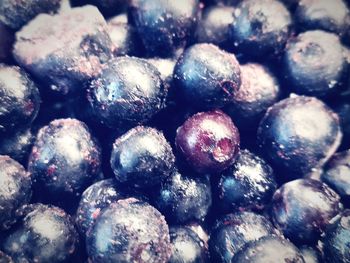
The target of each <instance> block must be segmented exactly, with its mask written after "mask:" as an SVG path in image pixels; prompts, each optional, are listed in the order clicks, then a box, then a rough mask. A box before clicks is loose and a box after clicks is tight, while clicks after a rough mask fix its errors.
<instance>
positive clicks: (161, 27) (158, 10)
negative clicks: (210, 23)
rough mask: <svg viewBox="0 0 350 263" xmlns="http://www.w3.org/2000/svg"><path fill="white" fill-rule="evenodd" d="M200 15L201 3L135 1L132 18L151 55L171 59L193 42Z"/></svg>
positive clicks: (182, 0) (132, 3)
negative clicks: (179, 50) (191, 40)
mask: <svg viewBox="0 0 350 263" xmlns="http://www.w3.org/2000/svg"><path fill="white" fill-rule="evenodd" d="M199 11H200V10H199V1H198V0H177V1H167V0H152V1H149V0H132V1H131V3H130V6H129V14H130V16H129V17H130V22H131V24H132V25H134V26H135V27H136V29H137V31H138V33H139V36H140V38H141V40H142V43H143V45H144V46H145V48H146V51H147V52H148V53H149V54H150V55H155V56H161V57H171V56H172V55H174V53H175V52H176V50H177V49H178V48H182V47H184V46H185V45H186V43H187V42H188V41H189V40H190V39H191V38H192V35H193V33H194V30H195V27H196V25H197V21H198V13H199Z"/></svg>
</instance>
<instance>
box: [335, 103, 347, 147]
mask: <svg viewBox="0 0 350 263" xmlns="http://www.w3.org/2000/svg"><path fill="white" fill-rule="evenodd" d="M336 102H337V106H335V107H334V111H335V112H336V113H337V114H338V116H339V119H340V125H341V127H342V132H343V135H344V136H343V141H342V145H341V147H342V148H343V149H350V103H349V102H346V101H345V102H340V103H339V101H338V100H337V101H336Z"/></svg>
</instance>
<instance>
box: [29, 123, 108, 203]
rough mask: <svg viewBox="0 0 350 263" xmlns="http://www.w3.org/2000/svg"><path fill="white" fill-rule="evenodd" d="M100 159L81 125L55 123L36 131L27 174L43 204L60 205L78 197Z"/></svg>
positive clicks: (97, 169)
mask: <svg viewBox="0 0 350 263" xmlns="http://www.w3.org/2000/svg"><path fill="white" fill-rule="evenodd" d="M100 158H101V156H100V148H99V146H98V144H97V142H96V141H95V139H94V138H93V137H92V136H91V134H90V132H89V130H88V128H87V126H86V125H85V124H84V123H83V122H80V121H78V120H75V119H58V120H54V121H52V122H50V123H49V124H48V125H47V126H44V127H43V128H41V129H40V130H39V132H38V135H37V138H36V141H35V143H34V146H33V148H32V152H31V154H30V157H29V163H28V170H29V171H30V172H31V173H32V174H33V178H34V180H35V182H36V183H35V187H36V193H37V194H39V195H42V197H43V198H45V200H43V201H46V202H47V201H48V200H47V199H48V198H52V199H54V200H55V201H56V202H61V201H64V200H65V198H74V197H76V196H78V195H80V194H81V193H82V192H83V191H84V189H85V188H86V187H87V186H88V185H90V184H91V183H92V182H93V181H94V180H95V178H96V177H97V175H98V173H99V170H100V164H101V159H100Z"/></svg>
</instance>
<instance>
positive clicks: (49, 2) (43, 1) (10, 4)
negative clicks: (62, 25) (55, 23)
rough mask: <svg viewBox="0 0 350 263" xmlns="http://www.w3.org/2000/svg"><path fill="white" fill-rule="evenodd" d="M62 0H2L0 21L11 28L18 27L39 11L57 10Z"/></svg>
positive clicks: (52, 11)
mask: <svg viewBox="0 0 350 263" xmlns="http://www.w3.org/2000/svg"><path fill="white" fill-rule="evenodd" d="M61 4H62V0H26V1H19V2H18V1H13V0H2V1H1V2H0V21H1V22H3V23H4V24H5V25H7V26H9V27H11V28H12V29H15V30H17V29H19V28H21V27H22V26H24V25H25V24H27V23H28V22H29V21H30V20H32V19H33V18H34V17H36V16H37V15H39V14H41V13H54V12H57V11H58V10H59V8H60V6H61Z"/></svg>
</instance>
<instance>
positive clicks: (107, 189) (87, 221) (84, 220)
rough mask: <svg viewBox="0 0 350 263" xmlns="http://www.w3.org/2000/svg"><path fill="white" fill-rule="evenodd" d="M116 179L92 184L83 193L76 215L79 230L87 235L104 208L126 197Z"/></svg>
mask: <svg viewBox="0 0 350 263" xmlns="http://www.w3.org/2000/svg"><path fill="white" fill-rule="evenodd" d="M119 188H120V187H118V186H117V183H116V181H115V180H114V179H106V180H102V181H99V182H97V183H94V184H92V185H90V186H89V187H88V188H87V189H86V190H85V191H84V192H83V194H82V195H81V199H80V203H79V207H78V209H77V212H76V216H75V224H76V226H77V227H78V230H79V232H80V233H81V234H82V235H83V236H85V235H86V233H87V231H88V230H89V229H91V227H92V226H93V224H94V222H95V220H96V218H97V217H98V216H99V215H100V214H101V212H102V210H103V209H104V208H106V207H108V206H109V205H110V204H111V203H114V202H116V201H118V200H119V199H122V198H123V197H124V193H122V192H121V191H120V190H119Z"/></svg>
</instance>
